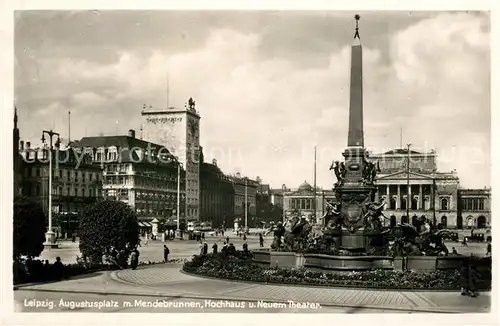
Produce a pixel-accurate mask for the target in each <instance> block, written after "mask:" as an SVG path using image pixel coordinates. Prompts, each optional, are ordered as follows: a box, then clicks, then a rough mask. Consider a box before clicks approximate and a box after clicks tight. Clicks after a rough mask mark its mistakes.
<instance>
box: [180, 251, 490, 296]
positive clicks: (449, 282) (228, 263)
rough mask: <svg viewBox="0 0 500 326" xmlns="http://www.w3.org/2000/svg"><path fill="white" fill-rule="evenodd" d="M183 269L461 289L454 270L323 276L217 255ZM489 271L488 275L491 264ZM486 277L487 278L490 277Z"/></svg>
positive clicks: (293, 280) (289, 280)
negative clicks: (263, 265)
mask: <svg viewBox="0 0 500 326" xmlns="http://www.w3.org/2000/svg"><path fill="white" fill-rule="evenodd" d="M486 264H487V263H486ZM183 270H184V271H186V272H189V273H194V274H199V275H205V276H211V277H217V278H225V279H231V280H246V281H256V282H266V283H281V284H302V285H325V286H347V287H361V288H384V289H434V290H458V289H460V273H459V271H457V270H443V271H440V270H438V271H434V272H429V273H417V272H411V271H406V272H402V271H394V270H380V269H379V270H372V271H363V272H349V273H325V272H321V271H312V270H307V269H303V268H298V269H282V268H269V267H267V268H266V267H262V266H260V265H257V264H255V263H253V262H252V261H250V260H247V259H239V258H237V257H228V258H224V257H223V256H222V255H220V254H217V255H207V256H196V257H194V258H193V260H191V261H189V262H186V263H185V264H184V266H183ZM487 270H488V269H487V268H485V271H484V273H481V271H480V273H479V274H480V277H479V280H478V283H477V286H478V288H479V289H490V288H491V275H490V274H488V272H487ZM489 271H490V273H491V265H490V268H489ZM488 275H490V277H489V278H488Z"/></svg>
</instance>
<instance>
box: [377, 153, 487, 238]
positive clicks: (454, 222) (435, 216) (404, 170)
mask: <svg viewBox="0 0 500 326" xmlns="http://www.w3.org/2000/svg"><path fill="white" fill-rule="evenodd" d="M369 158H370V160H371V161H373V162H378V164H379V167H380V172H379V173H378V175H377V179H376V182H377V187H378V192H377V199H378V200H384V201H385V202H386V206H385V210H384V214H385V216H386V217H387V218H388V220H386V221H385V222H386V223H389V224H390V225H396V224H400V223H411V224H414V223H416V220H417V219H418V218H419V217H426V218H428V219H429V220H430V221H433V222H434V223H435V224H436V225H437V224H440V225H441V226H442V227H444V228H450V229H454V228H462V227H463V225H464V216H463V215H464V212H463V207H465V206H463V205H462V204H461V203H462V202H463V203H465V202H466V201H462V202H461V200H462V199H461V198H462V197H464V196H465V197H464V198H467V197H468V196H471V198H476V199H479V197H480V198H482V200H483V202H484V203H486V202H488V201H489V196H488V195H487V194H484V192H481V191H467V190H463V189H460V182H459V177H458V175H457V173H456V171H450V172H438V170H437V163H436V161H437V153H436V152H435V151H430V152H427V153H420V152H417V151H410V152H408V150H406V149H395V150H392V151H388V152H386V153H383V154H370V157H369ZM408 162H409V165H408ZM408 185H409V187H408ZM479 193H481V195H479ZM469 194H470V195H469ZM477 202H478V203H479V201H477ZM467 207H470V206H467ZM478 207H479V206H478ZM482 207H483V208H487V207H488V208H489V202H488V203H486V204H483V206H482ZM407 211H408V213H409V214H407ZM481 214H482V216H483V218H481V221H484V220H486V221H489V213H487V211H486V210H483V211H474V214H470V215H471V216H472V217H471V218H469V219H468V220H473V221H475V222H473V223H475V224H476V225H477V223H478V222H477V220H478V219H479V216H480V215H481Z"/></svg>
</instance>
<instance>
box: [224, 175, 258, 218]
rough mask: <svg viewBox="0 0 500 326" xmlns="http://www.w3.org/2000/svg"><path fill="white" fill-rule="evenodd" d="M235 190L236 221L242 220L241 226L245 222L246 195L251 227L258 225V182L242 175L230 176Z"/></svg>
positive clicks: (234, 212) (234, 214) (234, 213)
mask: <svg viewBox="0 0 500 326" xmlns="http://www.w3.org/2000/svg"><path fill="white" fill-rule="evenodd" d="M228 177H229V180H230V181H231V184H232V185H233V189H234V202H233V204H234V211H233V217H234V220H237V219H239V220H241V224H240V225H244V221H245V193H246V205H247V207H248V208H247V219H248V224H249V225H256V223H257V222H256V221H255V218H256V200H255V197H256V194H257V188H258V186H259V184H258V182H257V181H255V180H251V179H249V178H247V177H242V176H241V174H240V173H237V174H236V175H232V176H228Z"/></svg>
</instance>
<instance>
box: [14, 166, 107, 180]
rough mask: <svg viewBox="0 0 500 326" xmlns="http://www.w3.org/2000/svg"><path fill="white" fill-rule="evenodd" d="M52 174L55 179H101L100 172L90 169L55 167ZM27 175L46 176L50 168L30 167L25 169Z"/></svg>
mask: <svg viewBox="0 0 500 326" xmlns="http://www.w3.org/2000/svg"><path fill="white" fill-rule="evenodd" d="M52 175H53V176H54V179H57V178H61V179H63V180H65V181H67V180H74V181H76V182H79V181H80V180H81V181H83V182H85V181H98V180H101V173H100V172H88V171H76V170H66V169H57V168H54V169H53V173H52ZM24 176H25V177H42V176H43V177H45V176H48V168H47V169H46V168H45V167H29V168H26V169H24Z"/></svg>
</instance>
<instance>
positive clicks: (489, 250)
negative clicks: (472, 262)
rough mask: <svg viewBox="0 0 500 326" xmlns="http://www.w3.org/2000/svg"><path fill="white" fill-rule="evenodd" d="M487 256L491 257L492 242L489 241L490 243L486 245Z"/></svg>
mask: <svg viewBox="0 0 500 326" xmlns="http://www.w3.org/2000/svg"><path fill="white" fill-rule="evenodd" d="M486 256H488V257H491V242H489V241H488V245H487V246H486Z"/></svg>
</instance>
